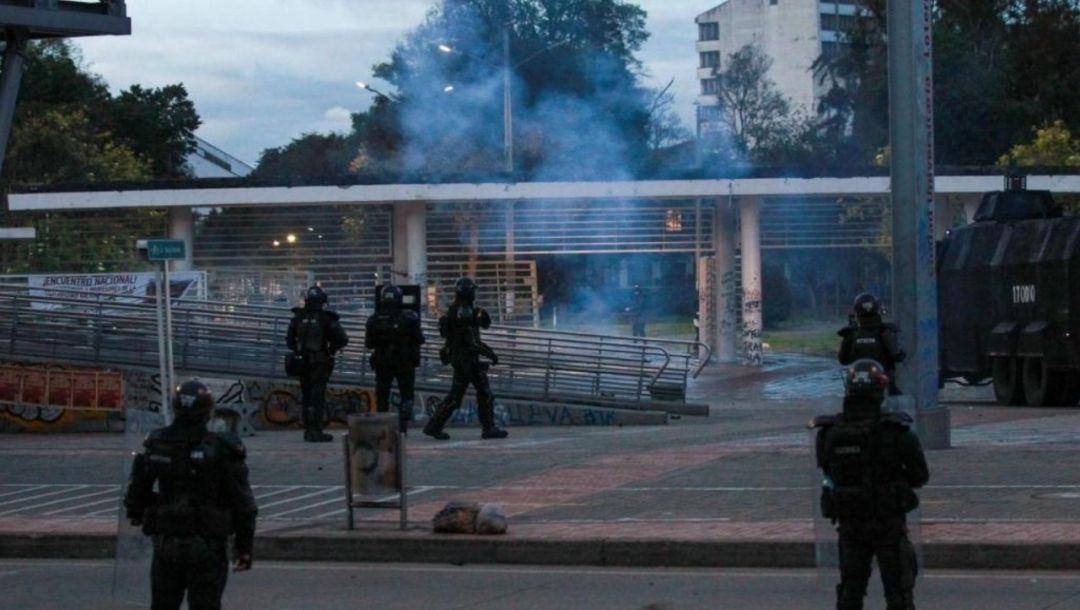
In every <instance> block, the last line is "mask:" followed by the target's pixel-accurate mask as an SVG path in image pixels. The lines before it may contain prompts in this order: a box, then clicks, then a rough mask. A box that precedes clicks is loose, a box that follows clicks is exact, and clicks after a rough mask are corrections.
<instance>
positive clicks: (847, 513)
mask: <svg viewBox="0 0 1080 610" xmlns="http://www.w3.org/2000/svg"><path fill="white" fill-rule="evenodd" d="M844 384H845V395H844V410H843V412H842V413H840V414H838V415H832V416H822V417H817V418H815V419H814V421H813V422H812V423H811V426H812V427H815V428H819V431H818V433H817V441H816V443H815V445H816V446H815V449H816V454H817V465H818V467H819V468H820V469H821V470H822V471H824V473H825V482H824V484H823V486H822V491H821V512H822V514H823V516H825V517H826V518H829V519H832V521H833V523H834V524H839V527H838V532H839V536H840V542H839V548H840V584H839V585H837V587H836V597H837V599H836V607H837V609H838V610H861V609H862V607H863V598H864V597H865V596H866V586H867V584H868V582H869V580H870V571H871V560H872V559H873V558H874V557H877V560H878V566H879V567H880V568H881V581H882V584H883V585H884V588H885V602H886V607H887V608H888V610H913V609H914V608H915V598H914V591H915V576H916V574H917V573H918V565H917V563H916V556H915V549H914V547H913V546H912V544H911V541H910V540H909V539H908V535H907V518H906V514H907V513H908V512H910V511H912V510H914V509H915V508H916V507H917V506H918V505H919V498H918V496H917V495H916V494H915V491H914V490H916V489H918V488H920V487H922V486H923V485H925V484H926V482H927V480H929V478H930V472H929V470H928V469H927V466H926V457H925V456H924V455H923V451H922V446H921V445H920V444H919V438H918V436H916V435H915V433H914V432H913V431H912V430H911V427H910V426H911V424H912V419H911V417H910V416H908V415H907V414H905V413H882V411H881V404H882V402H883V401H884V398H885V391H886V389H887V388H888V386H889V380H888V377H887V375H886V373H885V368H884V367H883V366H882V365H881V364H880V363H878V362H875V361H873V360H869V359H861V360H856V361H855V362H853V363H852V364H851V366H849V367H848V368H847V370H846V372H845V378H844Z"/></svg>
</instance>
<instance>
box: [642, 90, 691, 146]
mask: <svg viewBox="0 0 1080 610" xmlns="http://www.w3.org/2000/svg"><path fill="white" fill-rule="evenodd" d="M674 83H675V79H671V81H669V82H668V84H667V85H666V86H665V87H664V88H663V89H659V90H650V91H649V93H650V94H651V95H652V104H651V105H650V106H649V122H648V132H647V137H646V142H647V143H648V147H649V150H651V151H653V152H656V151H658V150H660V149H661V148H664V147H665V146H671V145H673V144H678V143H679V142H682V141H684V140H686V139H688V138H689V137H690V131H689V130H688V129H686V127H685V126H684V125H683V123H682V119H680V118H679V115H678V114H676V113H675V94H674V93H672V92H671V85H672V84H674Z"/></svg>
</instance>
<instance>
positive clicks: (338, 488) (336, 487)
mask: <svg viewBox="0 0 1080 610" xmlns="http://www.w3.org/2000/svg"><path fill="white" fill-rule="evenodd" d="M344 489H345V488H344V486H342V485H332V486H329V487H325V488H323V489H321V490H319V491H313V492H311V493H309V494H304V495H302V496H296V497H292V498H285V499H284V500H278V501H277V502H271V503H269V504H264V505H262V506H259V510H260V511H263V510H266V509H268V508H270V507H271V506H278V505H280V504H288V503H290V502H296V501H297V500H304V499H307V498H314V497H315V496H321V495H324V494H326V493H329V492H331V491H335V492H340V491H344Z"/></svg>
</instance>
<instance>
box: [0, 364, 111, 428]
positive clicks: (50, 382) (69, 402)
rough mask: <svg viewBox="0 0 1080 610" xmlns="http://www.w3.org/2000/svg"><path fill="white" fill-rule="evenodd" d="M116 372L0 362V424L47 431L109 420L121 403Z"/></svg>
mask: <svg viewBox="0 0 1080 610" xmlns="http://www.w3.org/2000/svg"><path fill="white" fill-rule="evenodd" d="M123 395H124V393H123V379H122V378H121V375H120V373H117V372H110V371H102V370H95V369H85V368H77V367H61V366H54V365H45V364H0V420H3V421H4V422H6V423H9V424H14V426H15V427H16V428H18V429H25V430H34V431H46V430H51V429H62V428H67V427H71V426H73V425H76V424H80V423H83V422H94V423H99V422H107V421H108V417H109V414H117V413H119V411H120V408H121V405H122V403H123Z"/></svg>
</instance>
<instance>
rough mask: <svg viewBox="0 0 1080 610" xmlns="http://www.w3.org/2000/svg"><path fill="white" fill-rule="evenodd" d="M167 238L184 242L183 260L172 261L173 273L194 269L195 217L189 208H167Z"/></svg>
mask: <svg viewBox="0 0 1080 610" xmlns="http://www.w3.org/2000/svg"><path fill="white" fill-rule="evenodd" d="M169 238H170V239H182V240H184V260H182V261H180V260H178V261H173V262H172V267H171V269H172V270H173V271H191V270H192V269H194V268H195V263H194V261H195V215H194V214H192V212H191V208H185V207H178V208H169Z"/></svg>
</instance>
